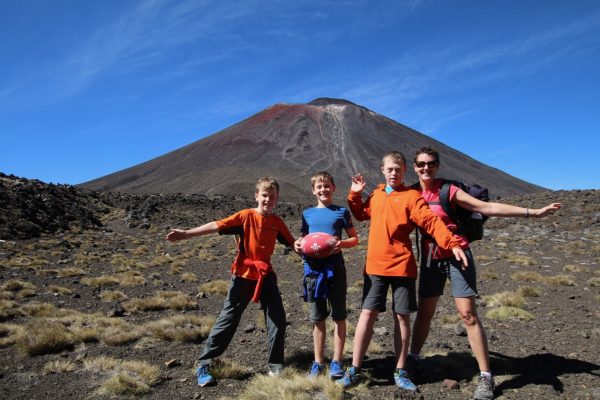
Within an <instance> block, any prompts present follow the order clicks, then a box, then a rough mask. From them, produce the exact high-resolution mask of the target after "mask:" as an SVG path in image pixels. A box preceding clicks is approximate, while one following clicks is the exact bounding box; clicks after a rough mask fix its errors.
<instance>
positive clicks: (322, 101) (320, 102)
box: [308, 97, 364, 108]
mask: <svg viewBox="0 0 600 400" xmlns="http://www.w3.org/2000/svg"><path fill="white" fill-rule="evenodd" d="M308 104H309V105H311V106H329V105H338V106H354V107H360V108H364V107H361V106H359V105H357V104H354V103H353V102H351V101H348V100H345V99H334V98H332V97H319V98H318V99H314V100H313V101H311V102H310V103H308Z"/></svg>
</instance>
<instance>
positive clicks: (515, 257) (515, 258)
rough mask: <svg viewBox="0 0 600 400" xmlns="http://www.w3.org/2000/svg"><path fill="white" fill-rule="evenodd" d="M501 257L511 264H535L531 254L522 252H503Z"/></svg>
mask: <svg viewBox="0 0 600 400" xmlns="http://www.w3.org/2000/svg"><path fill="white" fill-rule="evenodd" d="M502 258H504V259H506V261H508V262H509V263H511V264H518V265H536V264H537V261H536V260H535V258H533V257H531V256H525V255H522V254H505V255H503V256H502Z"/></svg>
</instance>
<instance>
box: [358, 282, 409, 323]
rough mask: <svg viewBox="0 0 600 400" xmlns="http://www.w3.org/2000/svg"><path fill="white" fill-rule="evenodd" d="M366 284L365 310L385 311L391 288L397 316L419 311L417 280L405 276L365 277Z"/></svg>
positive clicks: (363, 304) (364, 294)
mask: <svg viewBox="0 0 600 400" xmlns="http://www.w3.org/2000/svg"><path fill="white" fill-rule="evenodd" d="M364 282H365V283H364V287H363V303H362V308H363V309H364V310H374V311H385V310H386V307H385V306H386V301H387V292H388V288H389V287H390V286H391V287H392V309H393V310H394V312H395V313H396V314H410V313H411V312H413V311H416V310H417V294H416V288H415V286H416V285H415V282H416V279H413V278H408V277H404V276H381V275H365V277H364Z"/></svg>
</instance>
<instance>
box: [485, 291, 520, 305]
mask: <svg viewBox="0 0 600 400" xmlns="http://www.w3.org/2000/svg"><path fill="white" fill-rule="evenodd" d="M483 300H484V301H485V302H486V303H487V304H488V305H489V306H490V307H499V306H507V307H513V308H522V307H523V306H524V305H525V299H524V298H523V296H522V295H521V294H520V293H518V292H500V293H495V294H493V295H491V296H483Z"/></svg>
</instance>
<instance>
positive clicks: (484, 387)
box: [473, 375, 494, 400]
mask: <svg viewBox="0 0 600 400" xmlns="http://www.w3.org/2000/svg"><path fill="white" fill-rule="evenodd" d="M493 398H494V378H488V377H487V376H485V375H480V376H479V383H478V384H477V388H476V389H475V393H473V399H475V400H492V399H493Z"/></svg>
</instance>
